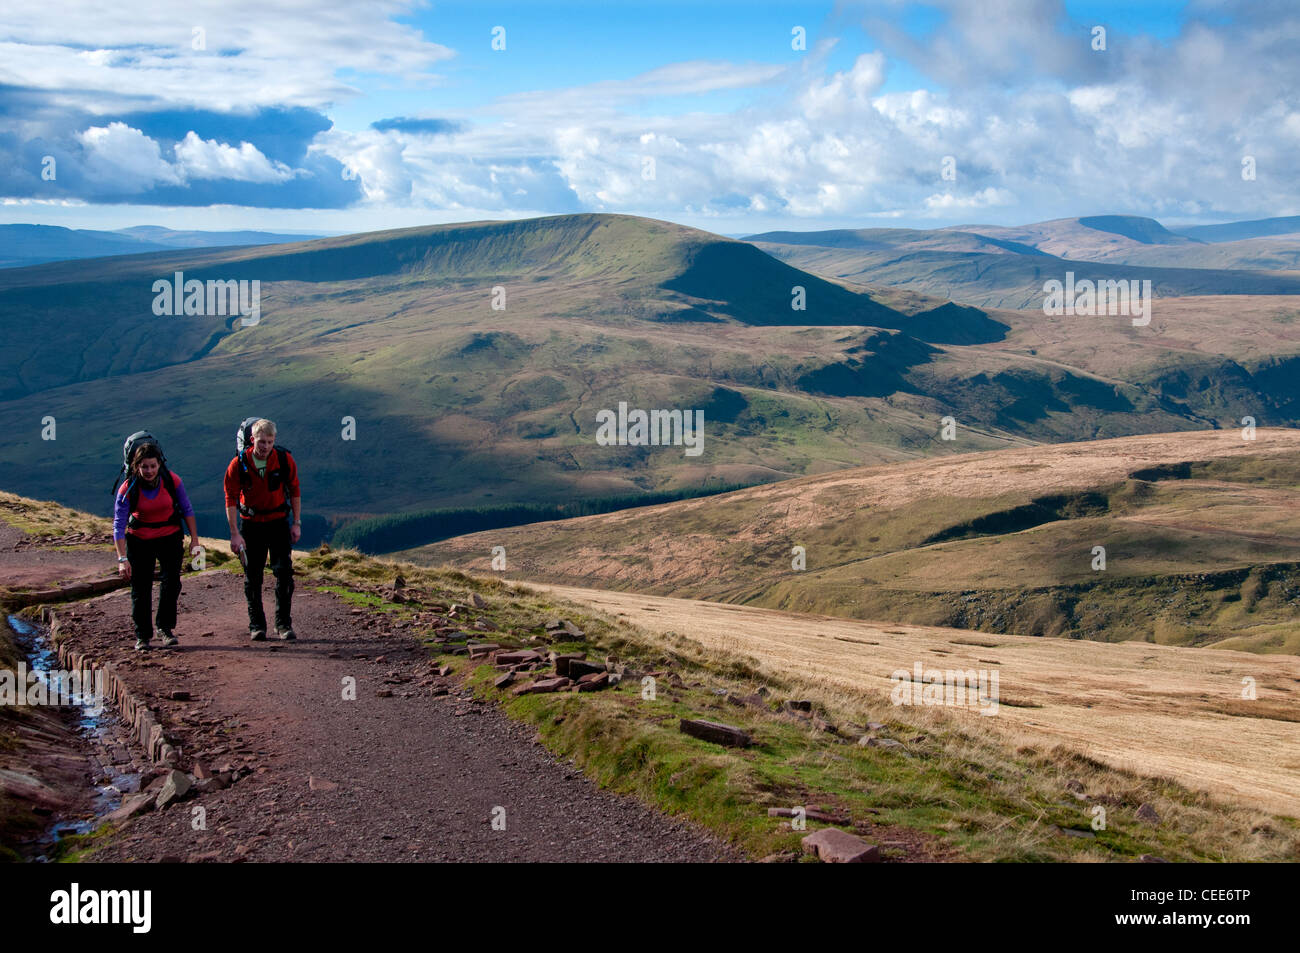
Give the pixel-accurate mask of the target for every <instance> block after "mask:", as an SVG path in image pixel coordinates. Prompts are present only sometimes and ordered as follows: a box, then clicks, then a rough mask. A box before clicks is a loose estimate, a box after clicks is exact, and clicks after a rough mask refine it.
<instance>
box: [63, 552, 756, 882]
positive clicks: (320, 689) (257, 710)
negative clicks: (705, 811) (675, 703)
mask: <svg viewBox="0 0 1300 953" xmlns="http://www.w3.org/2000/svg"><path fill="white" fill-rule="evenodd" d="M268 578H269V577H268ZM242 587H243V581H242V577H239V576H236V575H232V574H230V573H227V572H220V571H217V572H209V573H206V574H204V575H202V576H190V577H186V579H185V582H184V591H183V592H182V594H181V609H180V621H179V624H178V627H177V635H178V637H179V638H180V639H181V645H180V647H179V648H178V649H173V650H161V649H160V650H155V651H153V652H152V653H150V654H149V655H148V656H144V657H140V656H136V655H135V653H134V652H132V651H131V645H132V639H131V636H130V632H131V627H130V622H129V615H130V600H129V596H128V595H127V594H126V593H125V592H119V593H113V594H112V595H109V596H105V597H103V598H101V599H97V600H94V601H92V602H89V603H86V604H84V605H82V606H78V607H77V608H76V609H75V610H73V612H74V613H75V614H74V615H72V616H71V617H69V616H68V614H67V611H66V610H65V611H64V612H61V616H60V617H61V619H63V620H64V623H63V624H64V625H65V631H67V632H69V633H70V634H71V637H72V638H73V639H74V640H75V641H76V643H77V645H78V647H80V648H83V649H87V650H90V651H91V653H92V655H94V656H96V657H98V658H99V659H100V660H101V661H107V660H109V659H112V660H113V661H115V662H116V664H117V665H118V666H119V669H120V671H121V672H122V674H123V676H124V678H125V679H126V680H127V682H128V684H130V685H132V686H133V687H134V688H135V689H136V690H137V691H138V692H142V693H144V694H146V695H147V696H149V704H150V707H152V708H154V709H155V711H156V712H157V713H158V714H159V718H160V721H161V722H162V723H163V725H164V726H165V728H166V730H167V732H168V734H169V735H170V736H172V737H174V738H177V739H179V741H178V743H179V745H180V746H181V751H182V766H183V767H187V768H190V767H191V762H197V763H201V764H203V765H205V766H207V767H208V768H209V769H212V770H216V771H220V770H223V769H225V768H233V769H236V770H239V769H241V768H242V769H243V770H244V771H247V772H248V773H247V774H246V775H245V776H243V777H241V778H240V779H239V780H237V781H236V782H235V783H234V784H233V785H232V786H230V787H228V788H226V789H224V790H219V791H214V792H210V793H207V794H204V795H202V796H201V797H199V798H197V799H194V800H189V801H185V802H182V803H178V804H174V805H172V806H170V807H168V808H167V809H166V810H164V811H161V812H154V813H150V814H146V815H142V816H140V817H138V818H136V819H135V820H134V821H132V822H130V825H129V826H128V827H127V828H126V830H125V831H124V833H123V835H122V836H120V837H119V838H117V839H116V840H115V842H114V843H113V844H112V845H111V846H109V847H108V848H106V849H104V850H103V851H101V852H99V853H98V854H96V856H95V859H96V860H106V861H114V860H140V861H157V860H161V859H163V858H174V859H181V860H184V859H189V860H222V861H225V860H237V859H248V860H254V861H281V860H310V861H395V860H412V861H478V860H484V861H494V860H495V861H550V860H554V861H638V862H640V861H738V860H744V859H745V858H744V857H743V856H742V855H741V854H740V853H738V852H737V851H735V850H734V849H732V848H730V847H729V846H727V845H726V844H724V843H722V842H721V841H719V840H718V839H717V838H715V837H714V836H713V835H711V834H708V833H707V832H704V831H702V830H701V829H700V828H698V827H696V826H695V825H693V824H689V823H686V822H683V821H679V820H676V819H673V818H669V817H667V816H665V815H664V814H662V813H660V812H658V811H656V810H653V809H651V808H649V807H647V806H645V805H643V804H642V803H640V802H638V801H636V800H635V799H633V798H629V797H625V796H618V795H614V794H611V793H609V792H605V791H601V790H599V789H598V788H597V787H596V786H595V785H594V784H592V783H591V782H590V781H588V780H587V779H586V778H585V777H584V776H583V775H582V774H581V772H580V771H578V770H577V769H575V768H574V767H573V766H572V765H569V764H567V763H562V762H557V761H556V760H555V758H554V757H553V756H552V755H550V754H549V753H548V752H547V751H546V750H545V749H544V748H543V747H542V746H541V745H540V744H539V743H538V742H537V741H536V732H535V731H534V730H533V729H531V728H529V727H527V726H525V725H522V724H520V723H518V722H512V721H510V720H509V719H508V718H506V716H505V715H504V714H502V713H501V712H500V711H499V710H498V709H496V708H495V707H494V706H492V705H485V704H479V703H477V702H474V701H473V700H472V699H470V698H469V695H468V692H462V691H461V690H460V689H459V688H458V686H457V683H455V682H454V681H453V680H451V679H440V678H438V677H437V676H436V673H433V672H432V670H431V668H430V666H429V665H428V661H427V660H428V651H427V650H426V649H424V648H423V647H422V646H420V645H419V644H418V643H416V642H415V641H414V640H413V639H411V638H410V637H408V636H406V635H403V634H401V633H400V632H394V631H392V630H391V629H389V627H388V623H387V621H386V620H384V619H383V618H382V617H379V616H372V615H369V614H366V615H357V614H353V613H352V611H351V610H350V609H349V607H348V606H347V605H346V604H345V603H344V602H343V601H342V600H340V599H338V598H337V597H335V596H334V595H332V594H328V593H318V592H315V591H312V590H311V589H310V588H309V587H308V586H306V585H303V584H302V583H301V582H300V583H299V587H298V591H297V592H296V593H295V597H294V624H295V627H296V629H297V632H298V636H299V640H298V642H297V643H289V644H285V643H280V642H278V641H275V640H274V635H272V637H271V638H272V641H269V642H266V643H260V644H255V643H250V642H249V641H248V638H247V616H246V612H245V609H244V606H243V595H242ZM266 598H267V611H268V613H269V612H270V607H271V594H270V591H269V585H268V590H267V594H266ZM206 633H210V634H206ZM205 634H206V635H205ZM345 678H354V679H355V680H356V699H355V700H352V701H349V700H345V699H344V697H343V686H344V679H345ZM442 687H447V688H449V689H450V691H449V693H448V694H446V695H437V694H435V693H436V692H437V691H438V690H439V689H440V688H442ZM178 690H179V691H182V692H188V693H189V695H190V699H189V700H186V701H176V700H172V699H171V693H172V692H173V691H178ZM379 691H386V692H387V691H391V692H392V695H391V697H380V696H379V695H378V694H377V692H379ZM195 807H202V808H203V809H204V812H205V813H206V817H205V818H203V820H204V821H205V827H206V829H205V830H195V829H194V828H195V826H196V823H195V814H194V811H193V809H194V808H195ZM501 809H504V815H503V816H504V822H505V824H504V827H505V829H504V830H499V829H494V825H493V823H492V821H493V818H494V817H497V818H500V817H501V816H502V811H501ZM498 826H499V825H498Z"/></svg>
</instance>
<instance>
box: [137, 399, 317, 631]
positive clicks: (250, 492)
mask: <svg viewBox="0 0 1300 953" xmlns="http://www.w3.org/2000/svg"><path fill="white" fill-rule="evenodd" d="M235 443H236V456H235V458H234V459H233V460H231V462H230V465H229V466H228V467H227V468H226V473H225V479H224V490H225V499H226V519H227V522H228V523H229V524H230V548H231V550H232V551H233V552H234V553H236V554H237V555H239V557H240V561H241V562H242V563H243V564H244V596H245V599H246V600H247V602H248V627H249V631H250V633H251V636H252V640H253V641H254V642H260V641H263V640H265V639H266V615H265V613H264V611H263V609H262V575H263V570H264V568H265V566H266V562H267V557H268V556H269V557H270V562H271V572H272V573H273V574H274V575H275V630H276V634H277V635H279V637H280V638H281V639H284V640H286V641H293V640H294V639H295V638H296V637H297V636H296V634H295V633H294V631H293V622H292V615H291V605H292V598H293V564H292V558H291V548H292V546H293V544H294V543H296V542H298V540H299V538H300V537H301V536H302V496H301V491H300V489H299V485H298V467H297V465H296V464H295V463H294V460H293V457H292V455H290V453H289V452H288V451H287V450H285V449H284V448H283V447H279V446H276V444H275V424H274V423H272V422H271V421H269V420H266V419H261V418H255V417H250V418H248V419H247V420H245V421H244V422H243V423H242V424H241V425H240V428H239V433H238V435H237V437H236V441H235ZM123 460H124V464H123V470H124V471H125V472H126V479H125V480H124V481H123V482H122V484H121V487H120V488H118V489H117V492H116V494H115V501H116V502H115V504H114V514H113V538H114V541H115V544H116V546H117V552H118V572H119V573H120V574H121V575H122V577H123V578H124V579H129V580H130V581H131V615H132V619H133V621H134V624H135V635H136V643H135V647H136V650H137V651H145V650H147V649H149V648H150V643H151V642H152V638H153V625H152V624H151V620H150V617H149V610H150V603H151V601H152V597H153V567H154V562H155V560H156V561H157V562H158V563H159V565H160V566H161V576H162V585H161V587H160V589H159V593H158V613H157V617H156V624H157V628H158V631H159V632H160V633H161V638H160V640H159V641H160V642H161V644H163V645H164V646H174V645H176V644H177V638H176V635H175V633H174V632H173V631H172V630H173V629H174V628H175V627H176V602H177V599H178V598H179V596H180V591H181V580H180V573H181V557H182V546H181V529H180V527H181V523H182V520H183V521H184V522H185V524H186V526H187V527H188V528H189V533H190V551H191V552H192V553H198V552H200V548H199V546H198V545H197V535H198V530H197V526H196V521H195V518H194V508H193V506H191V504H190V500H189V496H188V495H187V494H186V492H185V487H184V484H183V483H182V482H181V479H180V476H179V475H177V474H176V473H174V472H173V471H171V470H169V469H168V468H167V465H166V459H165V458H164V457H163V454H162V449H161V447H160V446H159V445H158V441H157V440H156V439H155V438H154V437H153V436H152V435H151V434H149V433H147V432H145V431H141V432H139V433H135V434H132V435H131V436H130V437H128V438H127V441H126V446H125V447H124V448H123ZM119 476H120V475H119ZM237 516H238V517H242V519H243V524H242V527H241V526H240V525H238V524H237V522H236V517H237ZM241 529H242V532H241Z"/></svg>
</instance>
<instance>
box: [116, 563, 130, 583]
mask: <svg viewBox="0 0 1300 953" xmlns="http://www.w3.org/2000/svg"><path fill="white" fill-rule="evenodd" d="M117 574H118V575H119V576H121V577H122V578H123V579H125V580H127V581H128V582H129V581H130V580H131V564H130V563H118V564H117Z"/></svg>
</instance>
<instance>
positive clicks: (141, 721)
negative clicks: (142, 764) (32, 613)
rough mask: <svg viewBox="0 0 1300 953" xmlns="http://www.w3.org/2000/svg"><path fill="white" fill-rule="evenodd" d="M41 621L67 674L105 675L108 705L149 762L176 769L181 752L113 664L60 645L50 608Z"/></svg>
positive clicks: (56, 621)
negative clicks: (91, 673)
mask: <svg viewBox="0 0 1300 953" xmlns="http://www.w3.org/2000/svg"><path fill="white" fill-rule="evenodd" d="M40 617H41V621H42V622H44V623H46V625H47V626H48V627H49V632H50V640H51V642H52V644H53V645H54V647H55V649H56V651H57V652H58V657H59V664H60V665H61V666H62V667H63V669H64V670H65V671H73V672H83V671H102V672H103V673H104V693H105V699H104V701H105V702H106V703H109V704H111V705H113V707H115V708H116V709H117V712H118V715H119V716H120V717H121V719H122V721H123V723H124V724H125V725H127V726H128V727H129V729H130V731H131V733H132V734H133V735H134V737H135V739H136V741H138V742H139V743H140V747H142V748H143V749H144V750H145V752H146V753H147V754H148V756H149V760H150V761H152V762H153V763H155V764H158V765H162V766H164V767H169V768H174V767H176V765H177V762H178V761H179V760H180V752H179V751H177V750H176V748H175V747H174V746H172V744H171V743H170V742H169V741H168V740H167V737H166V735H165V734H164V732H163V727H162V725H161V724H159V722H158V717H157V716H156V715H155V714H154V713H153V711H152V710H150V708H149V706H148V705H146V704H145V703H144V701H143V700H142V699H141V698H140V697H139V696H138V695H136V694H135V693H134V692H132V691H131V689H130V688H128V687H127V685H126V683H125V682H124V681H122V679H121V678H120V677H119V676H118V674H117V669H116V668H115V667H114V666H113V665H112V664H103V665H101V664H99V663H98V662H97V661H96V660H95V659H93V658H91V657H90V656H89V655H87V654H86V653H85V652H77V651H74V650H73V649H72V648H71V647H69V645H68V643H67V642H66V641H64V642H60V641H59V616H58V613H56V612H55V611H54V609H53V608H52V607H50V606H42V607H41V612H40Z"/></svg>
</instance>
